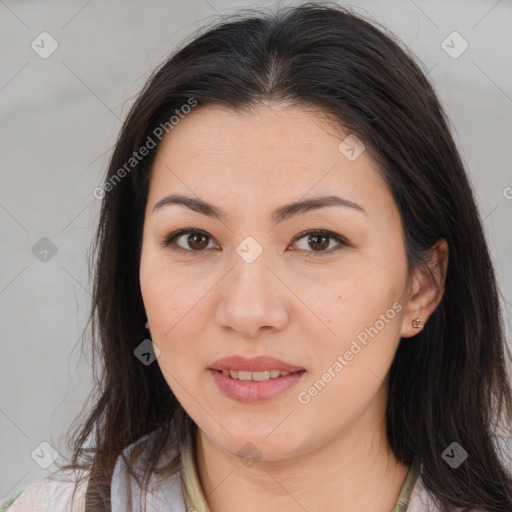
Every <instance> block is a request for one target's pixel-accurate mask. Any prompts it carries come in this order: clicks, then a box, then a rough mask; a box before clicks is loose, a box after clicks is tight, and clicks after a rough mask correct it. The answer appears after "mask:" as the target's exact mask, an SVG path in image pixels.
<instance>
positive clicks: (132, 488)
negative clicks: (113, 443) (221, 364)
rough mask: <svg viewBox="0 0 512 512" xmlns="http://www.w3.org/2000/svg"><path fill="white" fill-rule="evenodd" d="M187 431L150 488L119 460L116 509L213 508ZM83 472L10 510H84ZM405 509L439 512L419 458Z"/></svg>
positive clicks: (27, 494)
mask: <svg viewBox="0 0 512 512" xmlns="http://www.w3.org/2000/svg"><path fill="white" fill-rule="evenodd" d="M187 434H188V435H187V436H186V441H185V443H184V446H182V447H181V457H182V465H181V468H182V469H181V471H180V472H177V473H175V474H173V475H170V476H168V477H165V478H164V477H158V476H157V475H154V474H153V475H152V476H151V478H150V479H149V483H148V492H147V493H145V492H144V491H143V490H142V489H141V488H140V486H139V485H138V484H137V482H136V481H135V479H134V478H133V477H132V476H131V475H130V474H129V473H128V470H127V467H126V465H125V463H124V461H123V460H122V458H121V457H119V458H118V459H117V461H116V465H115V468H114V472H113V474H112V483H111V506H112V512H187V511H189V510H195V511H196V512H209V509H208V505H207V502H206V499H205V497H204V494H203V491H202V489H201V484H200V480H199V476H198V472H197V467H196V464H195V448H194V442H193V440H192V435H191V433H190V432H189V431H187ZM149 436H151V434H148V435H147V436H144V437H142V438H141V439H139V440H138V441H136V442H135V443H133V444H132V445H130V446H129V447H127V448H126V449H125V450H124V453H125V454H128V452H129V451H130V450H131V449H133V447H134V446H136V445H137V444H138V443H143V442H145V441H147V440H148V439H149ZM171 455H172V454H171ZM81 474H83V473H81ZM78 476H79V475H78V474H76V473H75V474H74V473H73V472H63V471H62V472H57V473H55V474H53V475H50V476H48V477H45V478H44V479H41V480H38V481H36V482H34V483H33V484H31V485H30V486H29V487H27V489H26V490H25V491H24V492H23V493H22V494H21V495H20V496H19V497H18V498H17V499H16V500H15V501H14V503H13V504H12V505H11V506H10V507H9V508H8V509H7V510H8V512H36V511H37V512H84V511H85V510H86V507H85V505H86V499H85V498H86V488H87V485H88V480H85V481H84V482H83V483H82V484H81V485H79V486H78V487H77V491H76V495H75V499H73V500H72V492H73V487H74V482H75V481H76V479H77V477H78ZM141 476H142V474H141ZM52 478H54V479H52ZM457 510H458V511H462V509H457ZM405 511H407V512H439V509H438V508H436V507H435V505H434V503H433V502H432V500H431V498H430V497H429V495H428V494H427V491H426V489H425V488H424V486H423V482H422V479H421V466H418V464H416V463H414V464H413V465H411V467H410V469H409V472H408V473H407V476H406V478H405V481H404V484H403V486H402V489H401V492H400V495H399V497H398V500H397V502H396V504H395V506H394V508H393V510H392V511H391V512H405Z"/></svg>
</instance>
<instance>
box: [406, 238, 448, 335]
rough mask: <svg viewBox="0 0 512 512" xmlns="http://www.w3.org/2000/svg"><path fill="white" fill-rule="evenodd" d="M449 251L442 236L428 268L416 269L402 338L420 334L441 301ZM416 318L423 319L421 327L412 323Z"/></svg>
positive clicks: (433, 251)
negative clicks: (416, 326)
mask: <svg viewBox="0 0 512 512" xmlns="http://www.w3.org/2000/svg"><path fill="white" fill-rule="evenodd" d="M448 252H449V251H448V243H447V242H446V240H445V239H444V238H440V239H439V240H438V241H437V242H436V243H435V244H434V246H433V247H432V249H431V252H430V258H429V261H428V268H427V269H418V270H416V271H415V273H414V275H413V277H412V281H411V285H410V295H409V299H408V301H407V304H406V307H405V314H404V316H403V319H402V328H401V332H400V336H401V337H402V338H410V337H412V336H415V335H416V334H418V332H420V331H421V329H422V328H423V327H424V326H425V324H426V323H427V320H428V319H429V317H430V315H431V314H432V313H433V312H434V311H435V309H436V307H437V306H438V304H439V302H441V299H442V298H443V294H444V286H445V279H446V271H447V269H448ZM416 318H419V319H420V321H421V326H420V328H415V327H413V325H412V322H413V320H415V319H416Z"/></svg>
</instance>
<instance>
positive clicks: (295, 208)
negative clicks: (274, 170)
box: [152, 194, 366, 224]
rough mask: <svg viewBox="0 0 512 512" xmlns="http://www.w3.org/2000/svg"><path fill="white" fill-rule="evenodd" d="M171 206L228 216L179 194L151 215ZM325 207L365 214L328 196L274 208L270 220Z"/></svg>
mask: <svg viewBox="0 0 512 512" xmlns="http://www.w3.org/2000/svg"><path fill="white" fill-rule="evenodd" d="M172 204H178V205H181V206H185V207H186V208H189V209H190V210H193V211H195V212H197V213H201V214H203V215H207V216H209V217H214V218H216V219H219V220H223V219H225V218H226V217H227V216H228V215H227V213H226V212H225V211H223V210H222V209H220V208H218V207H217V206H214V205H213V204H211V203H208V202H206V201H203V200H201V199H196V198H193V197H188V196H184V195H180V194H171V195H169V196H166V197H164V198H162V199H160V201H158V202H157V203H156V204H155V206H154V207H153V212H152V213H155V212H156V211H158V210H160V209H161V208H163V207H164V206H167V205H172ZM327 206H343V207H347V208H352V209H353V210H356V211H359V212H361V213H364V214H366V211H365V210H364V209H363V208H362V207H361V206H360V205H358V204H357V203H354V202H352V201H349V200H348V199H343V198H342V197H338V196H332V195H330V196H320V197H314V198H312V199H306V200H304V201H296V202H294V203H290V204H287V205H284V206H281V207H279V208H276V209H275V210H274V211H273V212H272V220H273V221H274V223H275V224H278V223H280V222H283V221H284V220H286V219H289V218H290V217H293V216H294V215H298V214H302V213H306V212H308V211H312V210H318V209H319V208H325V207H327Z"/></svg>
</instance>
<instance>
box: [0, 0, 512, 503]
mask: <svg viewBox="0 0 512 512" xmlns="http://www.w3.org/2000/svg"><path fill="white" fill-rule="evenodd" d="M288 3H289V2H288ZM255 5H257V6H260V7H265V6H274V7H276V6H277V5H284V3H283V2H280V3H276V2H260V3H258V4H254V3H253V4H249V3H242V1H236V0H232V1H228V0H187V1H186V2H178V1H167V2H164V1H150V2H137V1H100V0H90V1H86V0H78V1H67V2H53V1H52V2H48V1H45V2H43V1H23V2H22V1H14V0H5V1H4V0H0V38H1V45H2V60H1V62H2V64H1V69H0V102H1V106H0V109H1V115H2V124H3V136H2V138H1V139H0V144H1V151H2V167H1V169H2V182H1V183H2V188H1V194H0V223H1V229H2V241H3V243H2V267H1V274H0V304H1V314H2V321H1V344H2V345H1V346H2V357H1V359H0V364H1V368H0V372H1V385H0V432H1V440H0V453H1V454H2V455H1V457H0V464H1V467H0V500H3V499H4V498H6V497H7V496H10V495H12V494H13V493H15V492H16V491H18V490H21V489H24V488H26V487H27V486H28V484H30V483H31V482H32V481H33V480H35V479H37V478H39V477H41V476H43V475H44V474H45V473H46V472H48V471H52V470H53V469H55V466H54V465H51V466H49V467H48V469H43V468H41V467H40V466H39V465H38V464H37V463H36V461H42V462H44V461H45V460H46V459H47V458H48V457H49V456H50V451H49V448H48V446H46V445H43V446H42V447H39V445H40V443H42V442H47V443H49V444H50V445H51V446H52V447H53V448H54V449H55V450H57V452H60V453H65V445H64V443H63V440H64V438H63V436H64V434H65V432H66V430H67V429H68V427H69V426H70V422H71V421H72V419H73V418H74V416H75V414H76V413H77V412H78V411H79V410H80V407H81V405H82V403H83V400H84V398H85V397H86V395H87V390H88V387H89V384H90V370H89V362H88V361H87V360H86V359H84V357H81V354H80V345H79V343H78V340H79V337H80V335H81V333H82V331H83V328H84V326H85V320H86V318H87V314H88V308H89V300H90V294H89V289H90V283H89V281H88V272H87V261H86V253H87V249H88V246H89V243H90V240H91V238H92V234H93V231H94V228H95V225H96V221H97V217H98V212H99V201H98V200H97V199H95V198H94V196H93V190H94V188H95V187H97V186H98V185H99V184H100V183H101V178H102V176H103V171H104V169H105V166H106V164H107V160H108V156H109V152H110V150H111V148H112V145H113V144H114V142H115V138H116V135H117V132H118V130H119V128H120V124H121V120H122V119H123V118H124V116H125V115H126V112H127V109H128V107H129V105H130V104H131V101H132V100H133V97H134V95H135V94H136V93H137V91H138V90H139V89H140V88H141V87H142V85H143V84H144V81H145V79H146V78H147V76H148V74H149V73H150V71H151V70H153V68H154V67H156V66H157V65H158V64H159V63H160V62H161V61H162V59H164V57H165V56H167V55H168V54H169V53H170V52H171V51H172V50H173V48H174V47H175V45H176V44H178V43H179V42H180V41H182V39H183V38H184V37H186V36H188V35H189V34H191V33H192V32H194V31H195V30H196V29H197V28H198V27H199V26H201V25H203V24H205V23H210V22H212V21H213V20H214V19H215V18H216V17H218V15H219V14H221V15H222V14H229V13H230V12H233V11H234V10H236V9H238V8H241V7H253V6H255ZM345 5H351V6H353V7H354V8H355V9H356V10H357V11H360V12H365V13H366V14H368V15H370V16H372V17H373V18H374V19H375V20H376V21H378V22H380V23H382V24H384V25H385V26H387V27H389V28H390V29H391V30H392V31H393V32H394V33H395V34H397V35H398V36H399V37H400V38H401V39H402V40H403V41H404V43H405V44H407V45H408V46H409V47H410V48H411V49H412V50H413V51H414V52H415V53H416V54H417V55H418V57H419V58H420V59H421V60H422V61H423V63H424V65H425V68H426V69H427V70H429V74H430V76H431V78H432V79H433V81H434V83H435V86H436V90H437V92H438V94H439V96H440V98H441V101H442V102H443V104H444V106H445V108H446V110H447V114H448V116H449V117H450V119H451V122H452V124H453V130H454V135H455V138H456V140H457V143H458V145H459V147H460V148H461V151H462V155H463V158H464V160H465V162H466V164H467V169H468V172H469V174H470V178H471V180H472V182H473V184H474V187H475V189H476V192H477V196H478V202H479V207H480V211H481V214H482V217H483V218H484V224H485V229H486V232H487V236H488V240H489V243H490V247H491V252H492V256H493V258H494V261H495V264H496V268H497V272H498V276H499V282H500V285H501V290H502V293H503V296H504V300H505V301H508V303H510V299H511V297H512V266H511V265H510V255H511V253H512V251H511V246H512V237H511V236H510V226H511V220H512V199H511V198H512V188H507V187H512V173H511V172H510V166H511V162H512V125H511V119H512V117H511V113H512V99H511V98H512V69H511V66H510V62H511V60H510V53H511V49H512V31H511V30H510V27H511V26H512V5H511V3H510V2H508V1H507V0H501V1H496V0H489V1H488V0H478V1H467V0H466V1H462V0H459V1H450V2H447V1H446V0H445V1H420V0H415V1H408V0H394V1H386V2H377V1H360V2H354V3H351V4H345ZM43 31H46V32H48V33H49V34H51V36H52V37H53V38H54V39H55V40H56V41H57V43H58V45H59V46H58V48H57V50H56V51H55V52H54V53H53V54H52V55H51V56H49V57H48V58H46V59H43V58H41V57H40V56H39V54H38V53H36V51H34V50H33V49H32V47H31V43H32V41H34V40H35V44H37V43H38V41H39V43H38V44H39V45H40V46H42V45H43V43H41V42H40V40H41V38H40V37H38V36H39V34H41V32H43ZM453 31H457V32H458V33H459V34H460V35H461V36H462V37H463V38H464V39H465V40H466V41H467V43H468V44H469V47H468V49H467V50H466V51H465V52H464V53H463V54H462V55H460V56H459V57H458V58H455V59H454V58H452V57H450V56H449V55H448V54H447V53H446V52H445V51H444V50H443V48H442V46H441V44H442V41H443V40H445V39H446V37H447V36H448V35H449V34H451V33H452V32H453ZM45 41H46V42H45V43H44V47H45V48H46V49H48V48H49V40H48V39H46V40H45ZM459 43H460V41H459V42H455V43H454V45H455V48H457V47H458V48H460V46H457V45H459ZM507 196H508V199H507ZM468 236H470V234H469V233H468ZM43 237H46V238H48V239H49V240H50V241H51V243H52V244H53V245H54V246H55V248H56V249H57V252H56V254H54V255H53V256H52V253H51V251H50V252H49V253H48V254H45V253H44V252H41V253H40V254H39V255H37V250H35V249H33V247H34V246H36V249H38V250H39V251H42V250H44V248H45V245H44V244H47V245H48V241H43V242H40V240H41V239H42V238H43ZM38 243H39V245H36V244H38ZM41 244H43V246H41ZM41 247H43V248H42V249H41ZM46 248H48V247H47V246H46ZM34 252H35V253H36V254H34ZM41 258H42V259H43V260H44V259H45V258H46V260H47V261H41ZM505 307H506V309H505V311H504V312H505V317H506V318H507V322H506V323H507V332H508V334H509V336H508V339H510V332H511V331H510V322H509V320H508V318H509V315H508V310H507V308H508V306H507V305H506V304H505ZM34 450H36V452H35V453H36V455H34V459H33V458H32V456H31V454H32V453H33V452H34ZM41 450H42V451H41ZM37 455H39V458H38V457H37Z"/></svg>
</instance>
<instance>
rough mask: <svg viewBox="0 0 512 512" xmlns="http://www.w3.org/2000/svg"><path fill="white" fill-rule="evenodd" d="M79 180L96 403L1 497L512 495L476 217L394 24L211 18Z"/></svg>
mask: <svg viewBox="0 0 512 512" xmlns="http://www.w3.org/2000/svg"><path fill="white" fill-rule="evenodd" d="M95 194H97V195H99V196H101V197H102V198H103V203H102V211H101V217H100V222H99V227H98V231H97V237H96V245H95V249H96V251H97V252H96V255H97V260H96V272H95V276H94V277H95V287H94V303H93V309H92V312H91V318H90V320H91V322H92V327H93V328H92V333H93V335H95V338H94V339H95V343H96V344H95V354H96V355H97V356H99V357H100V359H101V363H102V368H103V372H102V374H101V376H100V378H99V379H98V383H97V385H98V388H97V390H96V393H95V394H94V395H93V396H94V397H95V399H94V400H95V402H94V405H93V407H92V410H91V412H90V414H89V416H88V417H87V419H86V421H84V423H83V424H82V425H81V428H80V429H79V431H78V432H77V433H76V436H75V443H74V452H73V459H72V461H71V464H70V465H68V466H64V467H63V468H61V469H62V472H60V473H59V474H58V475H55V479H54V480H51V479H45V480H43V481H40V482H35V483H34V484H33V485H32V486H30V487H29V488H28V489H27V490H26V491H25V492H24V493H22V495H21V496H20V497H19V498H18V499H17V500H16V501H15V502H14V505H13V506H12V507H11V509H10V510H12V511H13V512H18V511H21V510H29V509H30V508H31V507H33V509H34V510H35V509H37V510H39V511H41V510H52V511H56V510H57V511H58V510H62V511H64V510H70V509H72V510H77V511H78V510H80V511H82V510H90V511H106V510H112V511H126V510H130V511H132V510H133V511H135V510H146V511H163V510H180V511H184V510H197V511H207V510H210V511H211V512H218V511H224V512H226V511H228V512H229V511H232V510H244V512H251V511H254V510H261V509H265V508H270V507H272V508H279V509H283V510H288V511H295V510H297V511H298V510H308V511H314V510H320V509H322V510H323V509H326V508H330V509H332V510H337V511H349V510H351V511H352V510H365V511H367V512H377V511H391V510H392V511H403V510H407V511H408V512H419V511H426V510H429V511H433V510H435V511H447V510H457V511H463V510H464V511H466V510H486V511H492V512H498V511H501V512H504V511H510V510H512V481H511V475H510V471H509V468H507V466H506V464H505V462H504V460H503V454H502V453H501V452H500V449H499V446H498V444H497V443H496V437H497V436H503V435H507V434H508V432H509V428H510V420H511V417H512V399H511V388H510V375H509V373H508V368H507V366H506V362H507V361H509V360H510V353H509V352H508V349H506V344H505V341H504V335H503V332H502V324H501V318H500V309H499V300H498V294H497V285H496V280H495V276H494V271H493V267H492V263H491V260H490V257H489V252H488V249H487V245H486V241H485V239H484V235H483V230H482V223H481V220H480V218H479V215H478V212H477V208H476V205H475V200H474V196H473V193H472V191H471V187H470V185H469V183H468V179H467V176H466V174H465V170H464V168H463V165H462V163H461V159H460V156H459V154H458V152H457V149H456V146H455V144H454V141H453V139H452V136H451V134H450V131H449V129H448V126H447V122H446V116H445V114H444V112H443V109H442V107H441V106H440V104H439V102H438V99H437V98H436V95H435V93H434V91H433V89H432V86H431V85H430V84H429V82H428V80H427V79H426V77H425V75H424V74H423V73H422V71H421V70H420V69H419V66H418V65H417V64H416V63H415V60H414V57H413V56H411V55H409V54H408V53H407V52H406V51H405V50H403V49H401V47H400V46H399V44H398V43H397V42H395V40H394V38H393V36H392V35H390V34H386V33H385V30H384V29H382V28H381V29H377V28H375V26H374V25H373V24H372V23H370V22H368V21H366V20H364V19H362V18H361V17H360V16H358V15H355V14H353V13H351V12H350V11H348V10H346V9H343V8H341V7H338V6H335V5H332V6H328V5H325V4H324V5H319V4H305V5H303V6H299V7H295V8H288V9H285V10H281V11H279V12H278V13H277V14H274V15H271V14H265V13H263V14H255V15H253V16H248V17H244V16H237V17H234V18H232V19H231V20H229V21H224V22H222V23H219V24H218V25H217V26H215V27H213V28H210V29H209V30H208V31H205V32H204V33H202V34H200V35H198V36H197V37H196V38H195V39H194V40H192V41H191V42H190V43H189V44H187V45H186V46H184V47H183V48H182V49H181V50H179V51H177V52H176V53H175V54H174V55H173V56H172V57H171V58H170V59H169V60H168V61H167V62H166V63H165V64H164V65H163V66H162V67H160V69H158V70H157V71H156V72H155V73H154V74H153V75H152V77H151V78H150V79H149V81H148V83H147V84H146V86H145V87H144V90H143V91H142V92H141V94H140V96H139V97H138V99H137V101H136V102H135V104H134V106H133V107H132V109H131V112H130V113H129V115H128V118H127V119H126V121H125V123H124V125H123V127H122V130H121V133H120V136H119V139H118V141H117V144H116V147H115V150H114V153H113V156H112V160H111V163H110V166H109V170H108V175H107V177H106V180H105V184H104V186H103V187H102V188H101V189H98V190H97V191H96V192H95Z"/></svg>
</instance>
